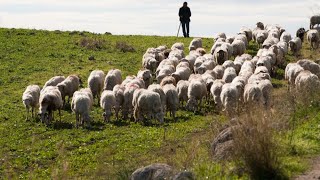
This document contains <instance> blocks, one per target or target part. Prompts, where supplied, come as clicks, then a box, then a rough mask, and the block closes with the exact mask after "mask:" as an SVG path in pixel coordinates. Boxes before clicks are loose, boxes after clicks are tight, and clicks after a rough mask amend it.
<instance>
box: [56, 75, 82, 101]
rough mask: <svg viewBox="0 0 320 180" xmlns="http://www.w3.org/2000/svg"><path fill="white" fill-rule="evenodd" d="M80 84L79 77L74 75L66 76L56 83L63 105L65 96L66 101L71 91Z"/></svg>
mask: <svg viewBox="0 0 320 180" xmlns="http://www.w3.org/2000/svg"><path fill="white" fill-rule="evenodd" d="M79 85H80V78H79V77H78V76H76V75H70V76H68V77H67V78H66V79H65V80H64V81H62V82H60V83H59V84H57V87H58V88H59V91H60V93H61V97H62V100H63V105H65V97H66V96H68V103H69V102H70V97H72V96H73V93H74V92H75V91H77V90H78V88H79Z"/></svg>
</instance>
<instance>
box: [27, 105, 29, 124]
mask: <svg viewBox="0 0 320 180" xmlns="http://www.w3.org/2000/svg"><path fill="white" fill-rule="evenodd" d="M28 120H29V107H27V108H26V121H28Z"/></svg>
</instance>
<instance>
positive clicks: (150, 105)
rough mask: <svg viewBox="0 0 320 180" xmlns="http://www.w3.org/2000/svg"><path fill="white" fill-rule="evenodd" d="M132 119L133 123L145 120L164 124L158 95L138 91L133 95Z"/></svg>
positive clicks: (143, 90)
mask: <svg viewBox="0 0 320 180" xmlns="http://www.w3.org/2000/svg"><path fill="white" fill-rule="evenodd" d="M133 100H134V102H133V104H134V118H135V121H136V122H138V121H141V120H145V117H144V116H145V115H146V117H147V119H153V118H155V119H157V120H158V121H160V123H163V122H164V113H163V109H162V105H161V99H160V95H159V94H158V93H156V92H153V91H150V90H145V89H140V90H137V91H135V93H134V98H133Z"/></svg>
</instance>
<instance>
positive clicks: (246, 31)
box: [240, 27, 252, 42]
mask: <svg viewBox="0 0 320 180" xmlns="http://www.w3.org/2000/svg"><path fill="white" fill-rule="evenodd" d="M240 34H244V35H245V36H246V37H247V40H248V42H250V41H251V40H252V30H251V29H249V28H247V27H242V28H241V29H240Z"/></svg>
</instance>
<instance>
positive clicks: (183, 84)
mask: <svg viewBox="0 0 320 180" xmlns="http://www.w3.org/2000/svg"><path fill="white" fill-rule="evenodd" d="M188 87H189V81H185V80H181V81H179V82H178V84H177V92H178V98H179V102H180V105H181V107H183V104H184V103H185V102H187V101H188Z"/></svg>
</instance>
